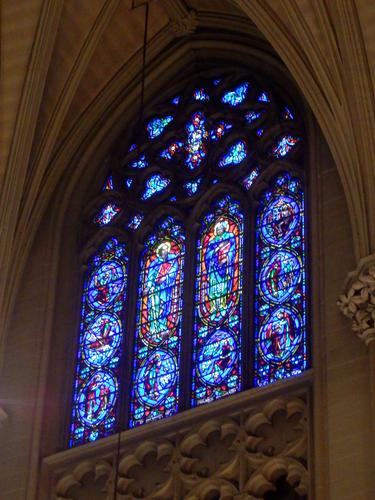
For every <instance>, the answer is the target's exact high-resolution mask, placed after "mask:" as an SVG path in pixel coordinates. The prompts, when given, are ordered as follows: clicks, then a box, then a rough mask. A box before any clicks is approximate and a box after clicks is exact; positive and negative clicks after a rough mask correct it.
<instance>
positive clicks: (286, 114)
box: [283, 106, 294, 120]
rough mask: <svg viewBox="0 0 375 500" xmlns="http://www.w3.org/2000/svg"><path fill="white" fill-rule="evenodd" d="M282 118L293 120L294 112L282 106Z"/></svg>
mask: <svg viewBox="0 0 375 500" xmlns="http://www.w3.org/2000/svg"><path fill="white" fill-rule="evenodd" d="M283 118H284V120H294V114H293V113H292V111H291V110H290V108H288V107H287V106H285V108H284V113H283Z"/></svg>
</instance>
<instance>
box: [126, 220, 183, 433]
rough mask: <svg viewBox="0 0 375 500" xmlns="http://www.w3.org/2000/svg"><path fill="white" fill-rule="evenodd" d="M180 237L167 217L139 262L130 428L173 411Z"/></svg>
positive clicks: (175, 408)
mask: <svg viewBox="0 0 375 500" xmlns="http://www.w3.org/2000/svg"><path fill="white" fill-rule="evenodd" d="M184 253H185V237H184V234H183V231H182V227H181V226H180V225H179V224H177V223H176V222H175V221H174V219H172V218H171V217H168V218H167V219H165V220H164V221H163V222H162V223H161V224H160V225H159V226H158V227H157V229H156V231H155V233H154V234H153V235H152V236H150V237H149V238H148V240H147V241H146V242H145V245H144V251H143V254H142V257H141V271H140V276H139V292H138V297H139V299H138V312H137V330H136V336H135V352H134V363H133V383H132V395H131V412H130V413H131V417H130V426H131V427H134V426H136V425H140V424H143V423H145V422H148V421H151V420H157V419H159V418H164V417H168V416H170V415H173V414H174V413H176V412H177V411H178V406H179V370H178V366H179V363H180V349H181V348H180V341H181V314H182V282H183V263H184Z"/></svg>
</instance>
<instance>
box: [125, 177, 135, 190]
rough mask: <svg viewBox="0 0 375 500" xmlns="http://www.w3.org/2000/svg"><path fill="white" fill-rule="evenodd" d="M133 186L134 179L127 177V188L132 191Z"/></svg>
mask: <svg viewBox="0 0 375 500" xmlns="http://www.w3.org/2000/svg"><path fill="white" fill-rule="evenodd" d="M132 184H133V179H131V178H130V177H127V178H126V179H125V186H126V187H127V188H128V189H130V188H131V187H132Z"/></svg>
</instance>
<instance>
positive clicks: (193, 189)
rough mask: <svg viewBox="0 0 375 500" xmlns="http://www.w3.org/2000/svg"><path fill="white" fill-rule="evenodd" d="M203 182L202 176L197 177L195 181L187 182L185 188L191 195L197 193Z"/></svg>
mask: <svg viewBox="0 0 375 500" xmlns="http://www.w3.org/2000/svg"><path fill="white" fill-rule="evenodd" d="M201 182H202V178H201V177H199V178H198V179H196V180H194V181H188V182H185V184H184V189H185V191H186V192H187V194H188V195H189V196H193V195H194V194H196V193H197V191H198V189H199V186H200V183H201Z"/></svg>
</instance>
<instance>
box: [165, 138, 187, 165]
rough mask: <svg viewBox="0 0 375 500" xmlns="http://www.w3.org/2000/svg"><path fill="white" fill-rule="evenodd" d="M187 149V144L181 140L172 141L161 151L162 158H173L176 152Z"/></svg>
mask: <svg viewBox="0 0 375 500" xmlns="http://www.w3.org/2000/svg"><path fill="white" fill-rule="evenodd" d="M181 151H185V144H184V143H183V142H181V141H175V142H172V143H171V144H170V145H169V146H168V147H167V148H166V149H163V151H162V152H161V153H160V157H161V158H165V159H166V160H171V159H172V158H173V156H174V155H175V154H176V153H179V152H181Z"/></svg>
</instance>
